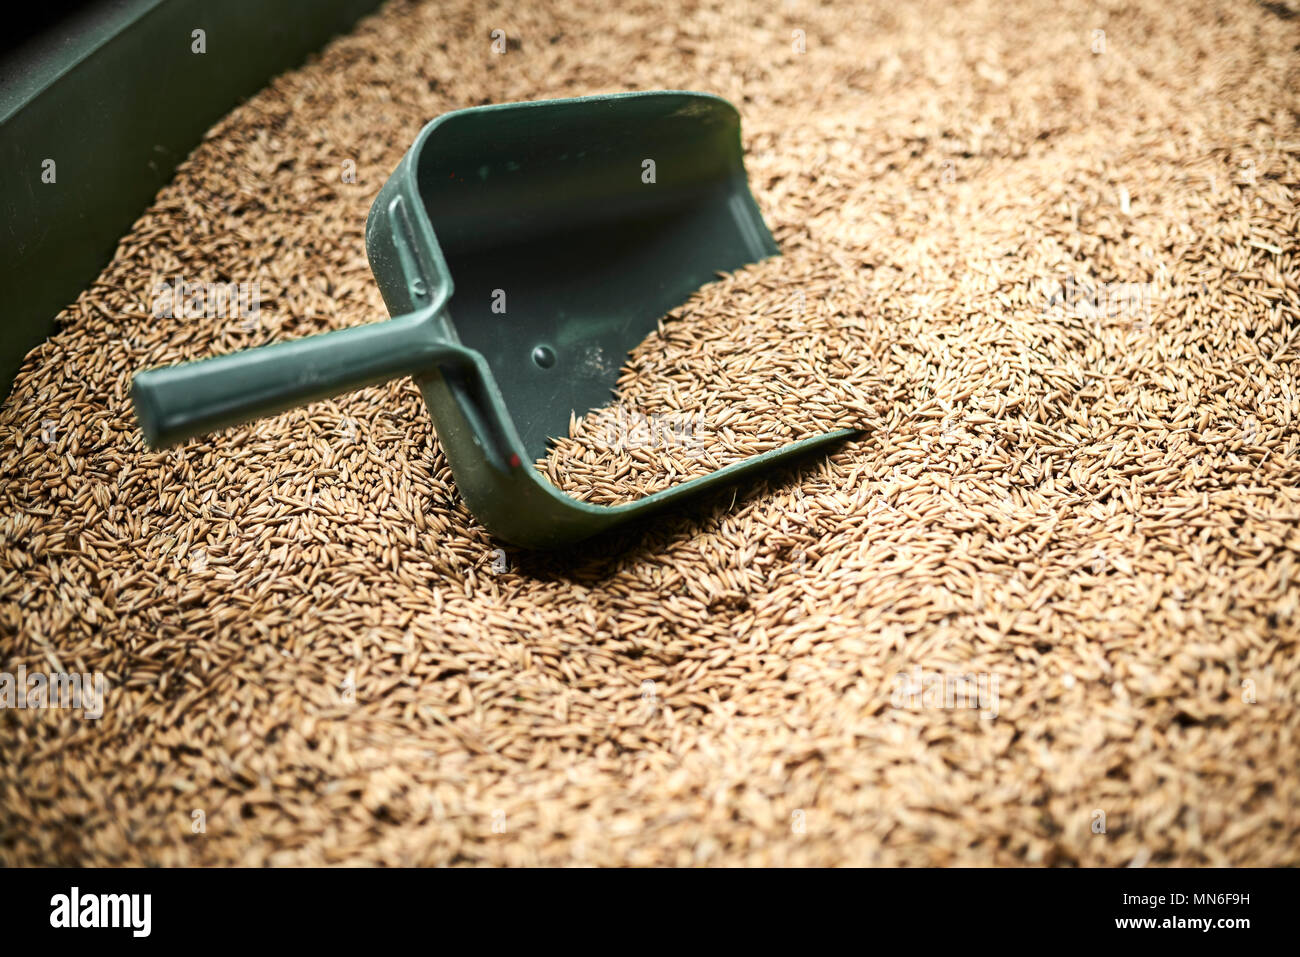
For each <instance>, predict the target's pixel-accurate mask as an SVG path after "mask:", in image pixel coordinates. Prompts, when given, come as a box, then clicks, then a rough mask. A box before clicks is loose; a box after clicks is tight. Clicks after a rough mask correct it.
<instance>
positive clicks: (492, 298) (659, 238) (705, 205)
mask: <svg viewBox="0 0 1300 957" xmlns="http://www.w3.org/2000/svg"><path fill="white" fill-rule="evenodd" d="M366 252H367V254H368V255H369V258H370V267H371V270H372V271H373V272H374V275H375V280H376V282H377V283H378V284H379V289H380V292H381V293H382V294H383V297H384V302H385V304H386V305H387V306H388V311H389V313H390V314H391V315H393V316H394V317H396V318H393V319H391V320H389V321H387V322H376V323H370V324H367V325H363V326H357V327H354V328H350V329H344V330H340V331H338V332H331V333H326V334H324V335H319V336H309V337H306V338H303V339H298V340H294V341H291V342H284V343H277V344H275V345H270V346H263V347H260V348H256V349H249V350H246V351H244V352H237V353H233V354H231V355H226V356H221V357H219V358H215V359H205V360H203V361H201V362H191V363H186V364H183V365H176V366H170V367H165V368H158V369H150V370H148V371H146V372H141V373H140V374H139V375H137V376H136V377H135V379H134V382H133V387H132V396H133V399H134V403H135V411H136V416H137V418H138V419H139V421H140V427H141V429H142V430H143V432H144V435H145V438H146V439H147V441H148V442H149V444H150V445H151V446H154V447H163V446H167V445H172V444H175V443H177V442H180V441H183V440H184V439H187V438H189V437H191V436H193V435H196V434H199V433H203V432H208V431H211V430H214V429H218V428H222V427H225V426H228V425H234V424H237V423H239V422H243V421H246V420H248V419H252V418H258V417H260V416H266V415H272V414H274V413H277V412H280V411H283V410H285V409H288V408H292V407H294V406H299V405H305V404H306V403H309V402H313V401H316V400H318V399H323V398H327V397H330V396H334V395H338V394H340V393H343V392H348V391H351V390H354V389H359V388H362V387H364V386H367V385H373V384H375V383H379V382H384V381H386V380H388V379H392V378H395V377H397V376H403V375H412V376H415V378H416V380H417V382H418V383H419V385H420V389H421V391H422V392H423V393H424V399H425V402H426V403H427V405H428V407H429V411H430V413H431V415H432V417H433V422H434V427H435V429H436V432H437V436H438V441H439V442H440V443H441V445H442V448H443V451H444V453H445V454H446V456H447V461H448V462H449V463H450V465H451V468H452V473H453V475H454V476H455V480H456V486H457V488H458V489H459V491H460V493H461V495H462V496H463V497H464V499H465V502H466V504H467V505H468V506H469V508H470V510H471V511H472V512H473V513H474V515H475V516H476V517H477V518H478V519H479V521H481V522H482V523H483V525H484V526H486V528H487V529H488V530H489V531H490V532H492V533H493V534H494V535H496V536H498V537H499V538H501V539H504V540H505V541H507V542H511V543H513V544H516V545H523V546H527V547H532V548H548V547H557V546H561V545H565V544H568V543H570V542H574V541H577V540H579V539H582V538H585V537H587V536H589V535H593V534H595V533H597V532H600V531H603V530H605V529H607V528H610V527H612V526H614V525H617V524H619V523H620V522H623V521H626V520H628V519H632V518H635V517H638V516H643V515H645V514H647V513H649V512H652V511H655V510H657V509H661V508H663V507H664V506H666V505H668V504H670V503H672V502H677V501H680V500H682V499H684V498H686V497H688V496H691V495H695V494H698V493H699V492H703V491H705V490H706V489H710V488H714V487H716V486H718V485H721V484H723V483H727V482H733V481H735V480H737V479H740V478H744V477H746V476H749V475H752V474H754V473H756V472H759V471H761V470H764V469H768V468H771V467H772V466H774V465H776V464H778V463H782V462H786V461H788V460H790V459H792V458H795V457H798V456H801V455H804V454H807V453H810V452H813V451H815V450H817V449H821V448H824V447H826V446H829V445H831V444H833V443H835V442H838V441H839V440H841V439H844V438H846V437H848V436H850V435H853V434H855V432H854V430H851V429H843V430H839V431H836V432H830V433H827V434H824V435H818V436H815V437H813V438H809V439H805V440H803V441H800V442H795V443H792V444H790V445H787V446H784V447H783V448H780V449H777V450H775V451H773V452H768V453H766V454H763V455H758V456H754V457H753V458H749V459H746V460H744V461H743V462H739V463H737V464H735V465H732V466H728V467H727V468H724V469H720V470H718V471H717V472H714V473H712V474H711V475H706V476H704V477H702V478H697V479H693V480H691V481H687V482H683V483H682V484H680V485H677V486H674V487H673V488H670V489H667V490H665V491H662V492H658V493H655V494H653V495H648V496H646V497H645V498H642V499H639V500H637V501H635V502H630V503H627V504H623V505H615V506H601V505H591V504H588V503H585V502H580V501H578V500H576V499H574V498H571V497H569V496H568V495H566V494H564V493H563V492H562V491H560V490H559V489H557V488H555V487H554V486H553V485H551V484H550V483H549V482H548V481H547V480H546V478H545V477H544V476H543V475H542V474H541V473H540V472H538V471H537V469H535V468H534V467H533V465H532V463H533V461H535V460H536V459H538V458H540V457H541V456H543V455H545V453H546V447H547V442H548V440H549V439H550V438H552V437H554V436H558V435H564V434H567V431H568V423H569V416H570V413H571V412H576V413H578V414H582V413H585V412H587V411H589V410H591V409H595V408H599V407H600V406H603V405H606V404H608V402H609V401H610V398H611V390H612V388H613V385H614V383H615V382H616V380H617V378H618V372H619V367H620V365H621V363H622V362H623V360H624V358H625V357H626V355H627V353H628V352H629V351H630V350H631V349H632V348H634V347H635V346H636V345H637V344H638V343H640V342H641V341H642V340H643V339H644V338H645V336H646V335H648V334H649V333H650V332H652V331H654V329H655V328H656V324H657V322H658V320H659V319H660V317H662V316H663V315H664V313H666V312H668V311H669V310H670V309H672V308H673V307H675V306H677V305H680V304H681V303H682V302H683V301H685V300H686V298H687V297H688V296H689V295H690V294H691V293H692V292H694V291H695V290H696V289H698V288H699V287H700V286H701V285H702V284H704V283H705V282H708V281H710V280H712V279H714V278H716V276H715V273H716V272H718V271H720V270H722V271H728V270H733V269H736V268H738V267H740V266H743V265H745V264H747V263H751V262H756V261H758V260H760V259H763V258H766V257H767V256H772V255H776V254H777V253H778V250H777V248H776V243H775V242H774V241H773V239H772V236H771V233H769V232H768V229H767V226H766V225H765V224H764V223H763V218H762V215H761V214H760V213H759V211H758V207H757V205H756V204H755V203H754V199H753V197H752V196H751V195H750V192H749V185H748V183H747V182H746V179H745V168H744V162H743V158H742V154H741V145H740V119H739V116H738V115H737V113H736V110H735V108H734V107H732V106H731V104H729V103H727V102H726V101H725V100H723V99H720V98H718V97H716V96H711V95H708V94H703V93H685V92H655V93H622V94H614V95H609V96H590V97H581V98H578V99H572V100H544V101H539V102H535V103H510V104H502V105H498V106H483V107H474V108H472V109H465V110H457V111H455V112H453V113H447V114H445V115H444V116H440V117H438V118H437V119H436V120H434V121H433V122H431V123H429V125H428V126H426V127H425V128H424V129H423V130H422V131H421V132H420V135H419V137H418V138H417V139H416V141H415V144H414V145H413V146H412V147H411V148H410V150H409V151H408V152H407V153H406V156H405V157H403V159H402V162H401V163H400V164H399V165H398V167H397V169H396V170H395V171H394V172H393V174H392V176H391V177H389V179H388V182H387V183H386V184H385V185H384V187H383V189H382V190H381V191H380V193H379V196H378V197H377V198H376V200H375V203H374V206H372V207H371V210H370V217H369V220H368V221H367V223H366ZM453 292H454V295H453Z"/></svg>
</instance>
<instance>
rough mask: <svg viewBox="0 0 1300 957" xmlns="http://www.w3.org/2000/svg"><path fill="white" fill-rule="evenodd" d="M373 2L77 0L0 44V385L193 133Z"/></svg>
mask: <svg viewBox="0 0 1300 957" xmlns="http://www.w3.org/2000/svg"><path fill="white" fill-rule="evenodd" d="M69 6H72V5H69ZM378 6H379V0H221V2H219V3H218V2H210V0H117V2H95V3H83V4H79V5H75V7H73V8H72V9H70V10H69V12H68V14H67V15H66V16H63V17H60V18H58V19H57V20H55V22H54V23H53V25H52V26H49V27H47V28H46V29H44V30H43V31H42V32H41V33H39V34H37V35H35V36H33V37H31V38H29V39H28V40H27V41H26V42H24V43H21V44H17V45H13V46H10V47H9V48H7V49H5V50H4V51H2V52H0V174H2V175H0V214H2V216H3V222H2V224H0V226H2V228H0V294H3V297H4V309H3V312H2V313H0V396H5V395H8V393H9V390H10V388H11V387H12V384H13V377H14V374H15V373H16V372H17V371H18V368H19V366H20V364H21V363H22V360H23V357H24V356H25V355H26V354H27V353H28V352H29V351H30V350H31V349H32V348H34V347H35V346H36V345H38V344H39V343H40V342H41V341H42V340H44V339H45V338H46V337H48V336H49V335H50V334H51V333H52V332H53V331H54V317H55V316H56V315H57V314H58V313H59V311H60V310H62V309H63V308H64V307H65V306H67V305H68V304H69V303H70V302H72V301H73V300H74V299H75V298H76V297H77V295H78V294H79V293H80V292H81V291H82V290H83V289H84V288H85V287H86V286H88V285H89V284H90V283H91V281H93V280H94V278H95V277H96V276H97V275H99V273H100V271H101V270H102V269H103V268H104V266H105V265H106V264H107V263H108V261H109V259H110V258H111V257H112V254H113V250H114V249H115V248H116V246H117V243H118V241H119V240H120V239H121V237H122V235H123V234H124V233H125V232H126V231H127V230H128V229H129V228H130V226H131V224H132V223H133V222H135V220H136V219H137V218H138V217H139V216H140V214H141V213H142V212H143V211H144V209H145V208H146V207H147V206H148V204H149V202H150V201H151V200H152V199H153V198H154V196H155V195H156V194H157V192H158V190H159V189H160V188H161V187H162V186H164V185H165V184H166V183H167V182H168V181H169V180H170V179H171V177H172V174H173V172H174V171H175V169H176V166H177V164H179V163H180V162H181V160H183V159H184V158H185V156H186V155H187V154H188V153H189V152H190V150H192V149H193V148H194V147H195V146H196V145H197V144H198V142H199V140H200V138H201V137H202V135H203V133H204V132H205V131H206V130H207V129H208V128H209V127H210V126H212V124H213V123H215V122H216V121H217V120H218V119H220V118H221V117H222V116H223V115H225V114H226V113H227V112H229V111H230V110H231V109H232V108H233V107H234V106H235V105H236V104H237V103H238V102H239V101H240V100H241V99H243V98H245V97H247V96H249V95H251V94H253V93H255V92H257V91H258V90H259V89H261V88H262V87H263V86H265V85H266V83H267V81H268V80H269V79H270V78H271V77H272V76H274V75H275V74H277V73H280V72H282V71H284V70H287V69H290V68H292V67H294V66H297V65H298V64H300V63H301V62H302V61H303V60H304V59H305V58H306V57H307V55H308V54H310V53H311V52H312V51H314V50H316V49H318V48H320V47H321V46H323V45H324V44H325V42H326V41H327V40H329V38H330V37H332V36H334V35H336V34H338V33H341V32H344V31H346V30H348V29H349V28H350V27H351V26H352V25H353V24H354V23H355V22H356V21H357V20H358V19H359V18H360V17H361V16H362V15H364V14H365V13H368V12H369V11H371V10H373V9H374V8H376V7H378ZM198 29H201V30H203V31H204V32H205V43H206V52H205V53H202V54H197V53H194V52H192V49H191V48H192V44H193V39H192V35H193V31H195V30H198ZM47 159H51V160H53V161H54V162H55V172H56V181H55V182H54V183H44V182H42V178H41V175H42V171H43V164H44V162H45V160H47Z"/></svg>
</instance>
